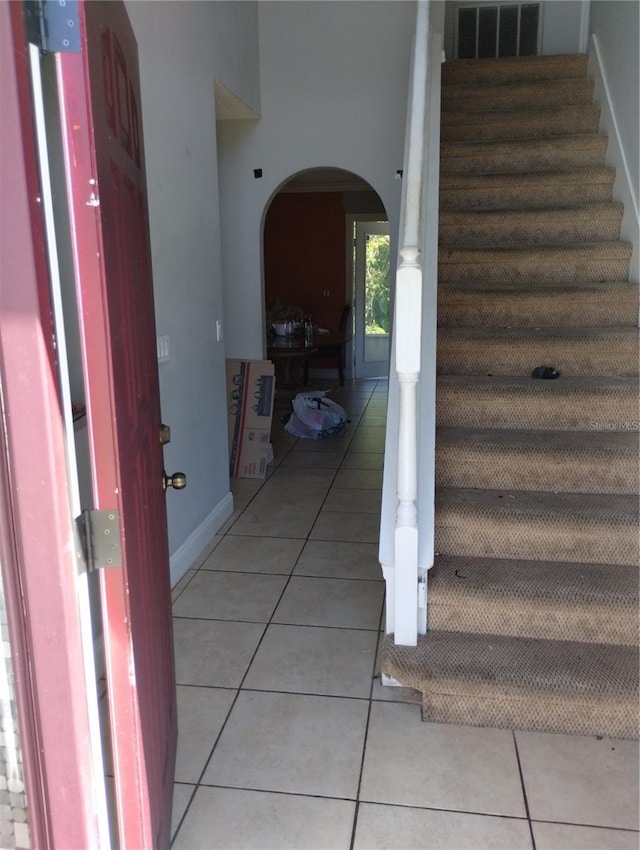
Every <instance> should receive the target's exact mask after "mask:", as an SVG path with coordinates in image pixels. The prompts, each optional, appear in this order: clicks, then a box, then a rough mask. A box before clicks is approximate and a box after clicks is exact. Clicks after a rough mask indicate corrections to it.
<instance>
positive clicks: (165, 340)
mask: <svg viewBox="0 0 640 850" xmlns="http://www.w3.org/2000/svg"><path fill="white" fill-rule="evenodd" d="M169 342H170V337H169V334H165V335H164V336H159V337H158V338H157V339H156V352H157V354H158V363H164V362H165V361H166V360H169V357H170V352H169Z"/></svg>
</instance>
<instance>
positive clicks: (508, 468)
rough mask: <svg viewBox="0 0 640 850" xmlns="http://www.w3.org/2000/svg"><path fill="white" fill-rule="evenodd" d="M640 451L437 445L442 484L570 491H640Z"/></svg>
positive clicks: (627, 493) (629, 492)
mask: <svg viewBox="0 0 640 850" xmlns="http://www.w3.org/2000/svg"><path fill="white" fill-rule="evenodd" d="M639 459H640V458H639V455H638V452H636V453H635V455H629V454H628V453H625V454H620V455H619V456H616V455H612V454H604V453H603V454H600V455H597V454H586V453H585V454H583V455H581V454H580V453H578V452H575V453H567V452H553V451H549V452H544V451H540V452H533V451H529V452H523V451H520V452H517V451H506V450H502V451H501V450H499V449H491V450H489V451H487V450H486V449H484V448H483V447H482V446H481V447H474V446H473V445H468V446H461V445H460V444H459V443H456V444H454V445H452V446H447V445H442V444H439V445H437V447H436V484H437V485H439V486H446V487H477V488H480V489H490V488H494V489H499V490H529V491H542V492H545V491H547V492H553V491H554V490H555V491H562V492H565V493H618V494H621V495H625V494H626V495H633V494H637V493H638V461H639Z"/></svg>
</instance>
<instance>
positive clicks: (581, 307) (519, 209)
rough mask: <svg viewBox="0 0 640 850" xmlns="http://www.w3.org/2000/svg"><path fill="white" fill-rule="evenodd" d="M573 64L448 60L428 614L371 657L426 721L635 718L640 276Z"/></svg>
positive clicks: (588, 99)
mask: <svg viewBox="0 0 640 850" xmlns="http://www.w3.org/2000/svg"><path fill="white" fill-rule="evenodd" d="M587 63H588V60H587V57H586V56H585V55H570V56H552V57H530V58H512V59H490V60H464V61H462V62H460V61H457V62H450V63H445V64H444V65H443V67H442V80H443V85H442V91H441V107H442V111H441V146H440V169H441V179H440V195H439V206H440V220H439V250H438V345H437V364H436V372H437V378H436V382H437V383H436V423H437V432H436V494H435V502H436V512H435V550H436V560H435V565H434V567H433V568H432V569H431V570H430V571H429V581H428V590H427V607H428V611H427V620H428V625H429V629H430V631H429V633H428V634H427V635H426V636H424V637H420V638H419V641H418V646H417V647H395V646H394V645H393V639H392V636H387V637H386V638H385V641H384V644H383V661H382V669H383V671H384V672H385V673H386V674H387V675H389V676H391V677H392V678H394V679H396V680H397V681H398V682H400V683H401V684H403V685H407V686H410V687H414V688H417V689H419V690H421V691H422V694H423V719H424V720H429V721H435V722H443V723H470V724H475V725H483V726H498V727H503V728H523V729H531V730H541V731H547V732H565V733H574V734H589V735H607V736H612V737H615V736H620V737H637V735H638V707H639V704H638V661H639V648H638V643H639V640H638V638H639V633H638V625H639V623H638V614H639V611H638V579H639V575H638V563H639V561H640V539H639V535H638V521H639V498H638V491H639V489H640V484H639V477H640V464H639V460H640V432H639V422H638V420H639V418H640V406H639V403H638V401H639V394H638V389H639V387H638V383H639V376H638V371H639V362H640V345H639V339H638V327H637V325H638V287H637V284H632V283H629V264H630V259H631V246H630V245H629V244H626V243H623V242H621V241H620V224H621V219H622V212H623V209H622V205H620V204H618V203H612V193H613V185H614V180H615V171H614V169H611V168H607V167H606V165H605V155H606V149H607V143H608V139H607V137H606V136H604V135H601V134H600V133H599V132H598V128H599V115H600V108H599V106H598V105H596V104H594V103H593V92H594V82H593V80H591V79H589V78H588V77H587ZM537 366H551V367H553V368H555V369H557V370H559V372H560V377H559V378H557V379H556V380H537V379H534V378H532V377H531V373H532V371H533V370H534V369H535V368H536V367H537Z"/></svg>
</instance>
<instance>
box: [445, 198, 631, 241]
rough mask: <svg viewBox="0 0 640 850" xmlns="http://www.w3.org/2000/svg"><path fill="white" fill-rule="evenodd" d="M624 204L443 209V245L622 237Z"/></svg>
mask: <svg viewBox="0 0 640 850" xmlns="http://www.w3.org/2000/svg"><path fill="white" fill-rule="evenodd" d="M622 213H623V206H622V204H614V203H601V204H585V205H583V206H579V207H569V208H567V209H555V210H494V211H487V210H484V211H482V212H480V211H477V210H465V209H462V210H452V209H451V210H442V212H441V213H440V217H439V242H440V246H441V247H442V248H446V247H449V246H450V247H456V248H468V249H480V250H482V249H486V248H488V247H496V248H508V247H520V246H528V247H531V246H534V245H535V246H543V247H549V246H551V245H555V246H561V245H566V244H567V243H576V242H577V243H585V242H611V241H614V240H617V239H619V237H620V222H621V221H622Z"/></svg>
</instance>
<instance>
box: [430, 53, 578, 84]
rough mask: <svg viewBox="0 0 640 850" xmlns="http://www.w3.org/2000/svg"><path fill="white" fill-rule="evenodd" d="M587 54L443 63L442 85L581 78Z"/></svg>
mask: <svg viewBox="0 0 640 850" xmlns="http://www.w3.org/2000/svg"><path fill="white" fill-rule="evenodd" d="M586 74H587V57H586V56H585V55H584V54H581V53H575V54H571V55H562V56H560V55H555V56H531V57H526V58H525V57H518V58H517V59H501V60H500V61H499V62H496V61H495V60H494V59H465V60H461V61H460V60H458V61H454V62H445V63H444V64H443V66H442V84H443V86H447V85H455V84H458V85H491V84H492V83H493V84H494V85H497V84H499V83H511V82H515V81H516V80H553V81H556V80H558V79H562V80H568V79H571V78H576V77H578V78H580V77H582V78H584V77H586Z"/></svg>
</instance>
